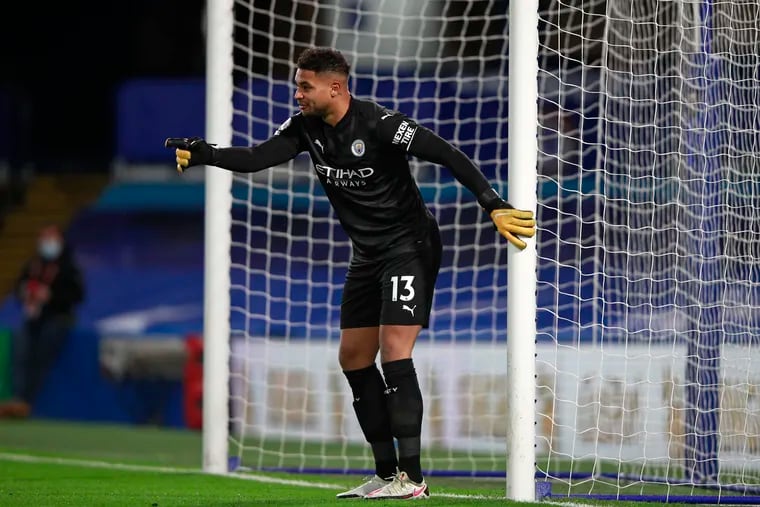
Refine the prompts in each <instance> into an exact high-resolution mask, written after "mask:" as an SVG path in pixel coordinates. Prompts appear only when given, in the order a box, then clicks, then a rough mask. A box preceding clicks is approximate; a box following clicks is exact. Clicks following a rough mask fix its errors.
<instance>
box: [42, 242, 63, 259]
mask: <svg viewBox="0 0 760 507" xmlns="http://www.w3.org/2000/svg"><path fill="white" fill-rule="evenodd" d="M61 250H63V245H62V244H61V242H60V241H58V240H56V239H43V240H42V241H40V244H39V253H40V256H42V258H43V259H47V260H53V259H55V258H57V257H58V256H59V255H60V254H61Z"/></svg>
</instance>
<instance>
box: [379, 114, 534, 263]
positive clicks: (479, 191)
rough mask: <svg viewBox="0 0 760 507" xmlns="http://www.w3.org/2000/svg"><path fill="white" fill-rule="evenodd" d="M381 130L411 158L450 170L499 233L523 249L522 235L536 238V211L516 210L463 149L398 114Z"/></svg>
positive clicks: (384, 124) (380, 130) (383, 134)
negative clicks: (412, 156) (534, 214)
mask: <svg viewBox="0 0 760 507" xmlns="http://www.w3.org/2000/svg"><path fill="white" fill-rule="evenodd" d="M378 127H379V132H380V135H381V136H382V137H385V138H386V139H391V140H392V141H391V143H392V144H396V145H398V146H399V147H400V148H405V149H406V151H407V152H408V153H409V154H410V155H414V156H415V157H418V158H421V159H423V160H427V161H428V162H433V163H434V164H439V165H442V166H445V167H448V168H449V170H450V171H451V173H452V174H453V175H454V177H455V178H456V179H457V181H459V182H460V183H461V184H462V185H464V186H465V187H466V188H467V189H469V190H470V192H472V194H473V195H474V196H475V197H477V199H478V203H480V206H481V207H482V208H483V209H484V210H485V211H486V212H487V213H488V214H489V216H490V217H491V220H493V223H494V226H495V227H496V229H497V230H498V231H499V233H500V234H501V235H502V236H504V237H505V238H506V239H507V240H508V241H509V242H510V243H512V244H513V245H515V246H516V247H517V248H519V249H520V250H522V249H524V248H525V247H526V246H527V244H526V243H525V241H523V240H522V239H520V236H522V237H527V238H531V237H533V236H534V235H535V233H536V221H535V219H534V217H533V212H532V211H528V210H517V209H514V206H512V205H511V204H509V203H508V202H507V201H505V200H504V199H503V198H502V197H501V196H500V195H499V194H498V193H497V192H496V190H494V189H493V188H492V187H491V184H490V183H489V182H488V180H487V179H486V177H485V176H483V173H482V172H481V171H480V169H479V168H478V167H477V166H476V165H475V163H474V162H473V161H472V160H470V158H469V157H468V156H467V155H465V154H464V153H463V152H462V151H461V150H459V149H458V148H456V147H455V146H453V145H452V144H451V143H449V142H447V141H446V140H444V139H443V138H441V137H440V136H439V135H437V134H436V133H435V132H433V131H432V130H430V129H428V128H425V127H423V126H422V125H418V124H417V123H414V122H412V121H411V120H409V119H407V118H402V117H400V116H398V115H395V118H393V117H390V118H387V119H386V120H381V121H380V123H379V125H378Z"/></svg>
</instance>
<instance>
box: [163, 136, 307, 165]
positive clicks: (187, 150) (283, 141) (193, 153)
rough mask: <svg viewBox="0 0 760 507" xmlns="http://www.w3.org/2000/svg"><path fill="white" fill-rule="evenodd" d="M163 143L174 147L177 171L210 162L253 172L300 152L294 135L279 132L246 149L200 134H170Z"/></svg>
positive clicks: (288, 158)
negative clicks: (225, 145)
mask: <svg viewBox="0 0 760 507" xmlns="http://www.w3.org/2000/svg"><path fill="white" fill-rule="evenodd" d="M164 146H166V147H167V148H175V155H176V158H177V171H179V172H180V173H181V172H184V170H185V169H187V168H188V167H192V166H195V165H213V166H216V167H221V168H222V169H227V170H230V171H235V172H242V173H253V172H256V171H260V170H262V169H266V168H268V167H272V166H275V165H277V164H281V163H283V162H287V161H288V160H290V159H292V158H294V157H295V156H296V155H298V153H299V152H300V150H299V146H298V140H297V139H296V138H293V137H288V136H279V135H278V136H274V137H272V138H270V139H268V140H267V141H264V142H263V143H261V144H259V145H258V146H253V147H250V148H246V147H229V148H218V147H216V146H215V145H213V144H208V143H207V142H206V141H205V140H204V139H202V138H200V137H190V138H187V137H170V138H168V139H167V140H166V141H165V142H164Z"/></svg>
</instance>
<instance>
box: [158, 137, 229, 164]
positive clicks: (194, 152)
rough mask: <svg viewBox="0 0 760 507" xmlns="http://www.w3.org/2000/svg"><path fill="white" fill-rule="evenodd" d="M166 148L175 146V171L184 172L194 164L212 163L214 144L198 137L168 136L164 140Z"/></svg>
mask: <svg viewBox="0 0 760 507" xmlns="http://www.w3.org/2000/svg"><path fill="white" fill-rule="evenodd" d="M164 146H165V147H166V148H175V150H174V154H175V155H176V157H177V171H179V172H180V173H182V172H184V171H185V169H187V168H188V167H192V166H194V165H208V164H211V163H213V160H214V152H215V151H216V147H215V145H212V144H208V143H207V142H206V141H205V140H204V139H203V138H200V137H170V138H168V139H167V140H166V141H164Z"/></svg>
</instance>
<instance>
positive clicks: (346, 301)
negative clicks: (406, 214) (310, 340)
mask: <svg viewBox="0 0 760 507" xmlns="http://www.w3.org/2000/svg"><path fill="white" fill-rule="evenodd" d="M440 267H441V237H440V234H439V232H438V226H437V225H436V224H435V223H433V224H432V225H431V228H430V231H429V233H428V236H427V238H426V239H425V240H422V241H420V242H419V243H418V244H417V245H416V249H415V250H407V251H404V252H399V253H398V254H397V255H393V256H389V257H387V258H383V259H368V258H366V257H361V256H354V258H353V259H351V264H350V266H349V268H348V273H347V274H346V283H345V285H344V287H343V299H342V301H341V305H340V328H341V329H350V328H356V327H374V326H378V325H381V324H395V325H408V326H412V325H421V326H422V327H424V328H427V327H428V324H429V321H430V310H431V308H432V307H433V292H434V289H435V282H436V279H437V277H438V270H439V268H440Z"/></svg>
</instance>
